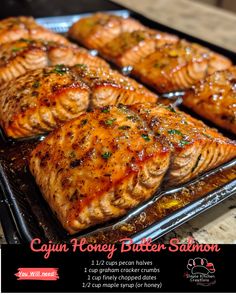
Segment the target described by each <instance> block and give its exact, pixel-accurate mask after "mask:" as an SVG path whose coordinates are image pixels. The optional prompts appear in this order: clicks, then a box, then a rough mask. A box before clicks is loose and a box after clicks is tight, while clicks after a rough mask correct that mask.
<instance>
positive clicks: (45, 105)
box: [0, 64, 157, 138]
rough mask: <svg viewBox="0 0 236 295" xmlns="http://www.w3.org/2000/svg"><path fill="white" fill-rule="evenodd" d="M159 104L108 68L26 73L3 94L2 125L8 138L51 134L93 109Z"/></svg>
mask: <svg viewBox="0 0 236 295" xmlns="http://www.w3.org/2000/svg"><path fill="white" fill-rule="evenodd" d="M156 101H157V96H156V95H155V94H153V93H152V92H150V91H149V90H147V89H146V88H145V87H143V86H142V85H140V84H139V83H137V82H136V81H134V80H132V79H130V78H128V77H124V76H122V75H121V74H120V73H118V72H116V71H112V70H109V69H105V68H96V67H88V66H86V65H84V64H78V65H76V66H74V67H66V66H64V65H56V66H55V67H46V68H43V69H36V70H32V71H29V72H27V73H26V74H24V75H22V76H20V77H17V78H16V79H14V80H11V81H10V82H8V83H5V84H4V85H3V86H2V89H1V90H0V123H1V126H2V128H3V130H4V131H5V134H6V135H7V136H9V137H14V138H20V137H28V136H33V135H39V134H42V133H45V132H49V131H52V130H53V129H55V128H56V127H58V126H59V125H60V124H61V123H63V122H65V121H68V120H69V119H72V118H74V117H76V116H78V115H80V114H81V113H82V112H85V111H86V110H87V109H88V106H89V104H90V105H91V107H93V108H94V107H105V106H107V105H116V104H119V103H123V104H124V103H127V104H134V103H138V102H153V103H155V102H156Z"/></svg>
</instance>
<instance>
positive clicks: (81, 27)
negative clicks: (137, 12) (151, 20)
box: [68, 13, 144, 49]
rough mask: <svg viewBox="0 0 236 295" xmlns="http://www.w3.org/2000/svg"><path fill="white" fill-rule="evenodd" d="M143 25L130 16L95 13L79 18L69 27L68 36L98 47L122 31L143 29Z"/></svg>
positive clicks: (93, 47)
mask: <svg viewBox="0 0 236 295" xmlns="http://www.w3.org/2000/svg"><path fill="white" fill-rule="evenodd" d="M143 28H144V26H143V25H142V24H141V23H139V22H138V21H136V20H134V19H132V18H123V17H121V16H117V15H112V14H106V13H95V14H93V15H92V16H88V17H85V18H81V19H79V20H78V21H77V22H75V23H74V24H73V25H72V26H71V28H70V29H69V32H68V36H69V37H70V38H72V39H73V40H76V41H78V42H79V43H81V44H83V45H84V46H86V47H87V48H90V49H100V48H101V47H103V46H104V45H105V44H106V43H108V42H109V41H111V40H112V39H113V38H115V37H117V36H118V35H119V34H120V33H122V32H132V31H134V30H139V29H143Z"/></svg>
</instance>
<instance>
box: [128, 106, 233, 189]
mask: <svg viewBox="0 0 236 295" xmlns="http://www.w3.org/2000/svg"><path fill="white" fill-rule="evenodd" d="M130 109H131V110H132V111H134V112H136V113H137V114H138V115H139V116H140V117H142V119H143V120H145V122H147V124H148V126H149V127H150V128H151V129H152V130H153V131H154V133H155V135H156V136H158V137H160V138H162V137H164V138H165V139H166V140H167V141H168V143H169V149H170V150H171V152H172V155H171V164H170V168H169V172H168V177H167V179H166V184H167V185H168V186H176V185H178V184H180V183H184V182H187V181H189V180H190V179H193V178H194V177H196V176H197V175H199V174H200V173H203V172H206V171H208V170H211V169H213V168H215V167H217V166H219V165H221V164H223V163H225V162H227V161H229V160H231V159H233V158H234V157H236V143H235V142H234V141H231V140H230V139H228V138H226V137H224V136H222V135H221V134H220V133H218V132H217V131H216V130H215V129H212V128H209V127H208V126H206V125H205V124H204V123H203V122H201V121H199V120H196V119H194V118H192V117H191V116H189V115H187V114H185V113H183V112H180V111H179V110H176V109H174V108H172V107H171V106H168V107H164V106H161V105H160V106H156V107H153V106H152V105H149V104H146V105H144V104H137V105H133V106H130Z"/></svg>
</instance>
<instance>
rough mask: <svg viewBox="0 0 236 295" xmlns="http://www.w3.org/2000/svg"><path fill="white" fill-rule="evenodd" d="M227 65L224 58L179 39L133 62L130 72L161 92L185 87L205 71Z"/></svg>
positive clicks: (212, 71) (208, 72) (196, 80)
mask: <svg viewBox="0 0 236 295" xmlns="http://www.w3.org/2000/svg"><path fill="white" fill-rule="evenodd" d="M230 66H231V61H230V60H229V59H227V58H226V57H223V56H221V55H219V54H217V53H214V52H212V51H210V50H209V49H207V48H204V47H202V46H200V45H198V44H195V43H188V42H186V41H184V40H181V41H179V42H178V43H176V44H173V45H167V46H163V47H161V48H160V49H158V50H156V51H155V52H154V53H152V54H150V55H148V56H147V57H145V58H144V59H142V60H141V61H140V62H139V63H138V64H137V65H135V67H134V71H133V74H134V75H135V76H136V77H138V78H139V79H140V80H141V81H142V82H144V83H146V84H147V85H149V86H152V87H153V88H155V89H156V90H157V91H158V92H161V93H163V92H170V91H175V90H181V89H182V90H183V89H188V88H190V87H191V86H192V85H193V84H195V83H197V82H198V81H200V80H201V79H204V78H205V77H206V76H207V75H208V74H212V73H214V72H215V71H219V70H225V69H228V68H229V67H230Z"/></svg>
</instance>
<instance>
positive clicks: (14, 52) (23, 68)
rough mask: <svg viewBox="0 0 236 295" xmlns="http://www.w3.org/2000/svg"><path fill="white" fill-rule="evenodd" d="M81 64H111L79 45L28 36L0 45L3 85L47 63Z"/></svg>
mask: <svg viewBox="0 0 236 295" xmlns="http://www.w3.org/2000/svg"><path fill="white" fill-rule="evenodd" d="M80 63H83V64H87V65H92V66H103V67H109V66H108V64H107V63H106V62H105V61H103V60H102V59H100V58H98V57H94V56H92V55H90V54H89V53H88V51H86V50H85V49H83V48H80V47H77V46H76V45H71V46H66V45H62V44H59V43H57V42H52V41H50V42H48V41H42V40H26V39H21V40H17V41H12V42H8V43H5V44H2V45H0V84H3V83H4V82H7V81H10V80H12V79H14V78H16V77H18V76H20V75H23V74H24V73H26V72H27V71H28V70H33V69H38V68H44V67H46V66H48V65H56V64H65V65H68V66H72V65H75V64H80Z"/></svg>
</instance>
